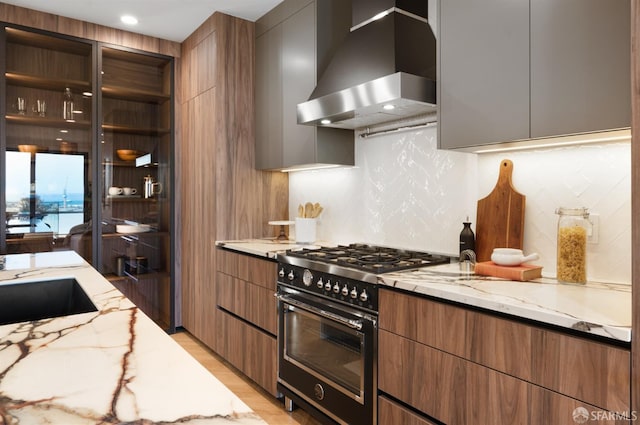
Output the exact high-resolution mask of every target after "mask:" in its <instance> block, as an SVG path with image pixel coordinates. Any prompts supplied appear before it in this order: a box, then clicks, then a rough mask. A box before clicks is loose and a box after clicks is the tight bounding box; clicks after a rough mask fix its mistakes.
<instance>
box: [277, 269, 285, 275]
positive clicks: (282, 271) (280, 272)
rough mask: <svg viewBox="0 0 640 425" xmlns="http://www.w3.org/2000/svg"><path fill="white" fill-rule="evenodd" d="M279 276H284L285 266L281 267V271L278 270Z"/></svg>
mask: <svg viewBox="0 0 640 425" xmlns="http://www.w3.org/2000/svg"><path fill="white" fill-rule="evenodd" d="M278 276H280V277H284V267H283V268H281V269H280V271H279V272H278Z"/></svg>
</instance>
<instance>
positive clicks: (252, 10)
mask: <svg viewBox="0 0 640 425" xmlns="http://www.w3.org/2000/svg"><path fill="white" fill-rule="evenodd" d="M0 1H2V2H3V3H8V4H13V5H16V6H20V7H26V8H28V9H35V10H39V11H42V12H47V13H53V14H55V15H60V16H65V17H68V18H74V19H79V20H82V21H87V22H92V23H95V24H100V25H105V26H108V27H113V28H119V29H123V30H127V31H133V32H137V33H140V34H145V35H150V36H153V37H159V38H164V39H167V40H172V41H178V42H182V41H184V40H185V39H186V38H187V37H188V36H189V35H190V34H191V33H192V32H193V31H194V30H195V29H196V28H198V27H199V26H200V24H202V23H203V22H204V21H205V20H206V19H207V18H209V17H210V16H211V15H212V14H213V13H214V12H216V11H219V12H223V13H226V14H228V15H232V16H237V17H239V18H243V19H247V20H249V21H255V20H256V19H258V18H259V17H261V16H262V15H264V14H265V13H266V12H268V11H269V10H271V9H272V8H273V7H274V6H276V5H277V4H278V3H280V2H281V1H282V0H0ZM125 14H129V15H133V16H135V17H136V18H138V24H137V25H136V26H133V27H132V26H127V25H125V24H123V23H121V22H120V16H121V15H125Z"/></svg>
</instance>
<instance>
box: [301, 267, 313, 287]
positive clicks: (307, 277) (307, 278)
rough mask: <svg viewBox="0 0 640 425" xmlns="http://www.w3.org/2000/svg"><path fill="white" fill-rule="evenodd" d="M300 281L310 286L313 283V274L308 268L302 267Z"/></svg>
mask: <svg viewBox="0 0 640 425" xmlns="http://www.w3.org/2000/svg"><path fill="white" fill-rule="evenodd" d="M302 283H304V286H311V284H312V283H313V274H311V272H310V271H309V269H304V273H303V274H302Z"/></svg>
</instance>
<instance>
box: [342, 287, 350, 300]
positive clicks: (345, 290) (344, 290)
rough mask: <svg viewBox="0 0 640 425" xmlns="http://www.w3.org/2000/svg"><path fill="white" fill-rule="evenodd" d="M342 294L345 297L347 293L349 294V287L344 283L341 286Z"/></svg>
mask: <svg viewBox="0 0 640 425" xmlns="http://www.w3.org/2000/svg"><path fill="white" fill-rule="evenodd" d="M342 295H343V296H345V297H346V296H347V295H349V288H347V285H344V286H343V287H342Z"/></svg>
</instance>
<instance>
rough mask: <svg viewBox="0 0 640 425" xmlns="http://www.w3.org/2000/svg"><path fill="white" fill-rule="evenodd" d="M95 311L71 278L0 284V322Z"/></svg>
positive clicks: (1, 323) (25, 320)
mask: <svg viewBox="0 0 640 425" xmlns="http://www.w3.org/2000/svg"><path fill="white" fill-rule="evenodd" d="M91 311H98V309H97V308H96V306H95V305H93V303H92V302H91V300H90V299H89V297H88V296H87V294H86V293H85V292H84V290H83V289H82V287H81V286H80V284H78V281H76V280H75V279H74V278H64V279H56V280H43V281H29V282H20V283H8V284H4V285H0V325H7V324H10V323H20V322H29V321H32V320H41V319H49V318H52V317H61V316H69V315H72V314H79V313H88V312H91Z"/></svg>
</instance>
